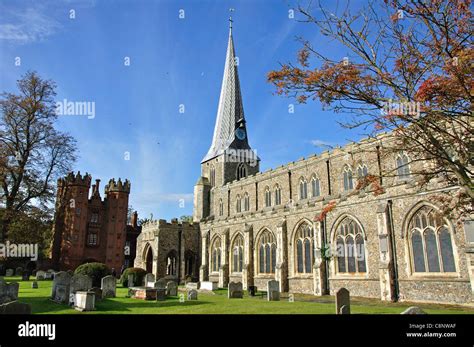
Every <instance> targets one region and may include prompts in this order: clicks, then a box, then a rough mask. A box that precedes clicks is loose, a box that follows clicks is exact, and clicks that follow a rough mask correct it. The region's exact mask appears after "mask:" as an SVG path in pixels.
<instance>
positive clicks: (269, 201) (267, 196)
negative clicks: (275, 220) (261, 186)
mask: <svg viewBox="0 0 474 347" xmlns="http://www.w3.org/2000/svg"><path fill="white" fill-rule="evenodd" d="M270 206H272V193H271V192H270V188H268V187H265V207H270Z"/></svg>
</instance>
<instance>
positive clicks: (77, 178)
mask: <svg viewBox="0 0 474 347" xmlns="http://www.w3.org/2000/svg"><path fill="white" fill-rule="evenodd" d="M91 180H92V176H91V175H90V174H88V173H87V172H86V173H85V174H84V175H81V172H80V171H78V172H77V173H76V174H74V172H72V171H71V172H70V173H69V174H68V175H67V176H64V177H61V178H59V179H58V186H64V185H77V186H85V187H90V184H91Z"/></svg>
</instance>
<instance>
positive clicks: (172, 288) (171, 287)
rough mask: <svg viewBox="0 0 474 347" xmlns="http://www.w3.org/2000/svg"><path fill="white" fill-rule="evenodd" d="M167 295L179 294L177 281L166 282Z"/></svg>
mask: <svg viewBox="0 0 474 347" xmlns="http://www.w3.org/2000/svg"><path fill="white" fill-rule="evenodd" d="M166 295H168V296H177V295H178V285H177V284H176V282H175V281H169V282H168V283H167V284H166Z"/></svg>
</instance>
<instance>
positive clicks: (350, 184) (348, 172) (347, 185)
mask: <svg viewBox="0 0 474 347" xmlns="http://www.w3.org/2000/svg"><path fill="white" fill-rule="evenodd" d="M343 180H344V190H345V191H349V190H352V189H354V181H353V178H352V169H351V168H350V167H349V166H348V165H346V166H344V172H343Z"/></svg>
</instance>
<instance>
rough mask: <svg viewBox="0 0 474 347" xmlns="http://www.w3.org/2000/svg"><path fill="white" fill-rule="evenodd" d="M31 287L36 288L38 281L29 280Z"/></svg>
mask: <svg viewBox="0 0 474 347" xmlns="http://www.w3.org/2000/svg"><path fill="white" fill-rule="evenodd" d="M31 288H32V289H38V282H36V281H33V282H31Z"/></svg>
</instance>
